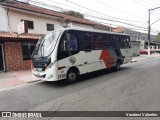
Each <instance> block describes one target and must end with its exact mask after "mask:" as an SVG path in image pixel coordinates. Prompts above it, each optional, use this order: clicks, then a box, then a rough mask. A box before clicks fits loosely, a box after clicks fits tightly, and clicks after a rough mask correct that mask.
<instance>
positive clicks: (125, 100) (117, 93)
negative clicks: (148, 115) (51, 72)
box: [0, 57, 160, 120]
mask: <svg viewBox="0 0 160 120" xmlns="http://www.w3.org/2000/svg"><path fill="white" fill-rule="evenodd" d="M159 71H160V58H159V57H158V58H151V59H145V60H140V61H138V62H133V63H129V64H125V65H123V66H122V68H121V70H120V71H111V70H105V71H99V72H94V73H92V74H88V75H84V76H81V78H80V80H79V81H78V82H76V83H73V84H64V83H63V82H61V81H60V82H37V83H36V84H31V85H29V86H24V87H21V88H15V89H12V90H6V91H2V92H0V101H1V102H0V110H1V111H4V110H5V111H28V110H33V111H38V110H40V111H159V110H160V94H159V93H160V72H159ZM155 119H157V120H158V118H155Z"/></svg>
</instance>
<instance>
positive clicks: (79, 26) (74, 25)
mask: <svg viewBox="0 0 160 120" xmlns="http://www.w3.org/2000/svg"><path fill="white" fill-rule="evenodd" d="M68 26H69V27H77V28H88V29H93V26H91V25H85V24H79V23H73V22H72V23H69V24H68Z"/></svg>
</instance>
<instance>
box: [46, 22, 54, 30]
mask: <svg viewBox="0 0 160 120" xmlns="http://www.w3.org/2000/svg"><path fill="white" fill-rule="evenodd" d="M53 30H54V24H48V23H47V31H53Z"/></svg>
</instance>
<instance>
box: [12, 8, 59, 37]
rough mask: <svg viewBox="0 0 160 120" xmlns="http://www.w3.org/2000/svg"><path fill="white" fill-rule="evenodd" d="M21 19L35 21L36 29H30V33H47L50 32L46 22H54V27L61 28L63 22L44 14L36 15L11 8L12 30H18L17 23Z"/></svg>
mask: <svg viewBox="0 0 160 120" xmlns="http://www.w3.org/2000/svg"><path fill="white" fill-rule="evenodd" d="M21 19H24V20H30V21H33V24H34V29H28V33H38V34H46V33H47V32H48V31H47V27H46V23H49V24H54V29H60V28H61V22H58V21H56V20H53V19H51V18H45V17H42V16H36V15H31V14H28V13H21V12H16V11H13V10H12V11H11V10H10V11H9V23H10V29H11V31H12V32H17V31H18V26H17V24H18V23H19V22H21Z"/></svg>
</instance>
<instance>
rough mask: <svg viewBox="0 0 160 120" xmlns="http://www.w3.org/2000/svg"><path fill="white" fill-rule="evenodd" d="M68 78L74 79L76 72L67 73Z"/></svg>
mask: <svg viewBox="0 0 160 120" xmlns="http://www.w3.org/2000/svg"><path fill="white" fill-rule="evenodd" d="M68 78H69V80H71V81H74V80H76V73H75V72H70V73H69V75H68Z"/></svg>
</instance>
